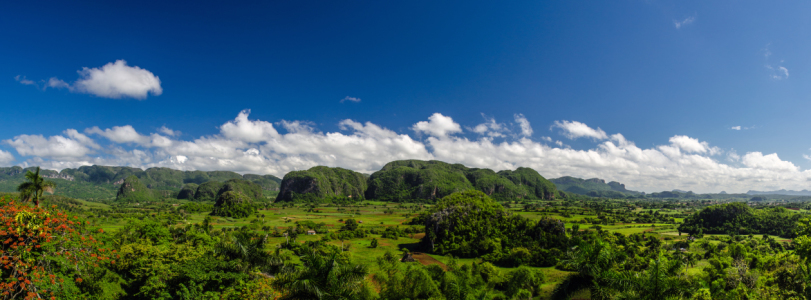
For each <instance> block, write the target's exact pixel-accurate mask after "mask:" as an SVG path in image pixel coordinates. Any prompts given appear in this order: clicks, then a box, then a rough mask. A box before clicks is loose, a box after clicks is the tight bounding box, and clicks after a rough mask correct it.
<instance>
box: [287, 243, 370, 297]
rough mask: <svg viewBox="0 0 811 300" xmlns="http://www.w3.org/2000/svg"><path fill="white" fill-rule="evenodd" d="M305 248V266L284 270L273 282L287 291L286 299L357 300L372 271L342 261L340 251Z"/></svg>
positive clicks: (302, 260) (302, 261)
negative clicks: (322, 251) (323, 252)
mask: <svg viewBox="0 0 811 300" xmlns="http://www.w3.org/2000/svg"><path fill="white" fill-rule="evenodd" d="M301 251H302V252H303V253H304V255H302V256H301V263H302V268H300V269H296V270H289V271H288V272H282V273H280V274H279V276H278V277H277V278H276V280H275V281H274V282H273V283H274V285H275V286H276V287H277V288H279V289H281V290H284V291H286V292H287V294H286V295H285V296H284V297H282V299H319V300H321V299H330V300H332V299H336V300H337V299H354V298H357V296H358V294H359V292H360V291H362V289H363V288H364V278H365V277H366V275H368V274H369V270H368V269H367V268H366V266H364V265H351V264H342V263H340V262H339V259H338V252H332V253H327V254H320V253H317V252H316V250H313V249H310V248H309V247H306V246H305V247H303V248H302V249H301Z"/></svg>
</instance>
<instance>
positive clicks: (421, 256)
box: [411, 252, 448, 271]
mask: <svg viewBox="0 0 811 300" xmlns="http://www.w3.org/2000/svg"><path fill="white" fill-rule="evenodd" d="M411 256H412V257H414V259H416V260H417V261H418V262H420V263H421V264H422V265H423V266H427V265H430V264H437V265H439V266H440V267H442V269H443V270H445V271H447V270H448V266H446V265H445V264H443V263H442V262H441V261H439V260H437V259H436V258H433V257H431V256H430V255H428V254H425V253H422V252H411Z"/></svg>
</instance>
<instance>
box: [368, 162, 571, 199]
mask: <svg viewBox="0 0 811 300" xmlns="http://www.w3.org/2000/svg"><path fill="white" fill-rule="evenodd" d="M471 189H476V190H479V191H482V192H484V193H485V194H487V195H488V196H490V197H492V198H494V199H497V200H505V199H515V198H519V199H553V198H555V197H556V196H558V192H557V189H556V187H555V185H554V184H552V183H551V182H549V181H548V180H546V179H545V178H543V176H541V175H540V174H538V172H536V171H535V170H532V169H529V168H518V169H517V170H515V171H500V172H498V173H496V172H494V171H493V170H490V169H476V168H468V167H465V166H463V165H461V164H449V163H445V162H441V161H434V160H432V161H420V160H401V161H393V162H390V163H388V164H386V165H385V166H384V167H383V168H382V169H381V170H380V171H377V172H375V173H374V174H372V176H370V177H369V189H368V190H367V191H366V198H367V199H375V200H383V201H403V200H435V199H439V198H442V197H445V196H447V195H450V194H452V193H455V192H461V191H466V190H471Z"/></svg>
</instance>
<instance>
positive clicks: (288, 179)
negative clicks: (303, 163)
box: [276, 166, 366, 202]
mask: <svg viewBox="0 0 811 300" xmlns="http://www.w3.org/2000/svg"><path fill="white" fill-rule="evenodd" d="M364 191H366V176H364V175H363V174H361V173H358V172H355V171H351V170H347V169H342V168H330V167H324V166H318V167H312V168H310V169H309V170H306V171H293V172H290V173H287V174H286V175H284V179H282V183H281V189H280V191H279V195H278V196H277V197H276V201H284V202H302V201H304V202H318V201H319V200H320V199H325V198H336V197H337V198H342V197H346V198H351V199H353V200H356V201H357V200H363V199H364V198H363V197H364Z"/></svg>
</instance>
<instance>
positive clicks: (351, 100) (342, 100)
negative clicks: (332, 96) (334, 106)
mask: <svg viewBox="0 0 811 300" xmlns="http://www.w3.org/2000/svg"><path fill="white" fill-rule="evenodd" d="M346 101H349V102H355V103H357V102H360V98H355V97H349V96H346V97H344V98H343V99H341V103H344V102H346Z"/></svg>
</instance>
